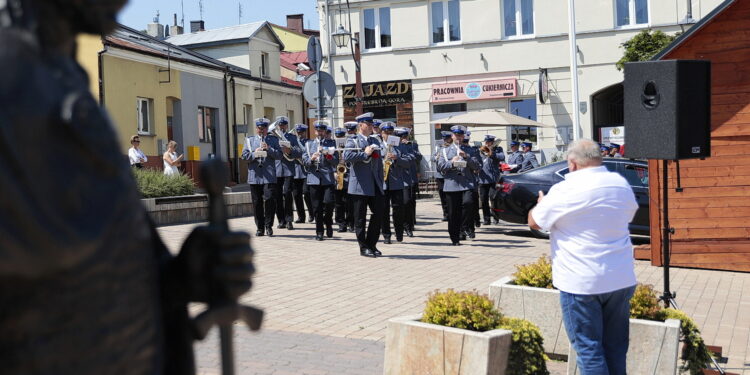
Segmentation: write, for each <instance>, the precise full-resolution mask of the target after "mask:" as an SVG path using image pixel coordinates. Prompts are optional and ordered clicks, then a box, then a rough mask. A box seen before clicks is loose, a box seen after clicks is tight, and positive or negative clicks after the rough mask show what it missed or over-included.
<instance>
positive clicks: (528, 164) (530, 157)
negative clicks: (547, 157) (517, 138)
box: [518, 142, 539, 173]
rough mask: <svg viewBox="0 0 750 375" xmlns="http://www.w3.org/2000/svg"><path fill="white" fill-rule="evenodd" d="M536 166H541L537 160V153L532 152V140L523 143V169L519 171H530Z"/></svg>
mask: <svg viewBox="0 0 750 375" xmlns="http://www.w3.org/2000/svg"><path fill="white" fill-rule="evenodd" d="M534 168H539V162H538V161H537V160H536V155H534V153H533V152H531V142H524V143H523V161H522V162H521V169H519V170H518V172H519V173H522V172H526V171H530V170H532V169H534Z"/></svg>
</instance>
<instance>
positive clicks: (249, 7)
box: [119, 0, 318, 31]
mask: <svg viewBox="0 0 750 375" xmlns="http://www.w3.org/2000/svg"><path fill="white" fill-rule="evenodd" d="M201 2H202V3H203V20H204V21H205V22H206V29H216V28H219V27H224V26H233V25H237V24H239V23H240V18H239V12H238V8H239V4H242V19H241V21H242V22H241V23H250V22H255V21H269V22H271V23H275V24H277V25H281V26H286V15H287V14H298V13H304V15H305V28H309V29H315V30H317V29H318V14H317V12H316V10H315V3H316V1H315V0H272V1H269V0H202V1H201ZM181 3H182V4H183V5H184V7H185V8H184V9H185V29H187V30H186V31H189V30H190V21H193V20H198V19H200V11H199V6H198V3H199V0H129V2H128V4H127V5H126V6H125V8H124V9H123V10H122V11H120V15H119V21H120V23H122V24H124V25H126V26H130V27H132V28H134V29H136V30H145V29H146V24H148V23H151V22H152V20H153V18H154V17H155V16H156V12H157V11H159V14H160V17H159V22H160V23H162V24H169V25H172V23H173V17H174V16H173V14H174V13H177V23H178V24H179V23H180V18H181V13H182V7H181Z"/></svg>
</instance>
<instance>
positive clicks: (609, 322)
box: [560, 285, 635, 375]
mask: <svg viewBox="0 0 750 375" xmlns="http://www.w3.org/2000/svg"><path fill="white" fill-rule="evenodd" d="M634 291H635V285H634V286H631V287H627V288H623V289H619V290H615V291H613V292H609V293H602V294H591V295H583V294H571V293H566V292H563V291H560V306H561V307H562V315H563V322H564V323H565V331H566V332H567V333H568V338H569V339H570V343H571V345H572V346H573V349H575V351H576V354H577V356H578V359H577V363H578V370H579V373H580V374H581V375H624V374H626V369H625V360H626V357H627V354H628V341H629V338H628V337H629V336H628V335H629V328H630V320H629V319H630V298H631V297H632V296H633V292H634Z"/></svg>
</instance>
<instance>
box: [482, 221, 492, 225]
mask: <svg viewBox="0 0 750 375" xmlns="http://www.w3.org/2000/svg"><path fill="white" fill-rule="evenodd" d="M482 224H484V225H490V221H489V220H485V221H484V223H482Z"/></svg>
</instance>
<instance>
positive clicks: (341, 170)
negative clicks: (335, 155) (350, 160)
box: [336, 151, 347, 190]
mask: <svg viewBox="0 0 750 375" xmlns="http://www.w3.org/2000/svg"><path fill="white" fill-rule="evenodd" d="M342 154H343V152H342V151H339V165H337V166H336V173H337V174H336V190H342V189H344V175H345V174H346V171H347V168H346V163H344V157H343V155H342Z"/></svg>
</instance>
